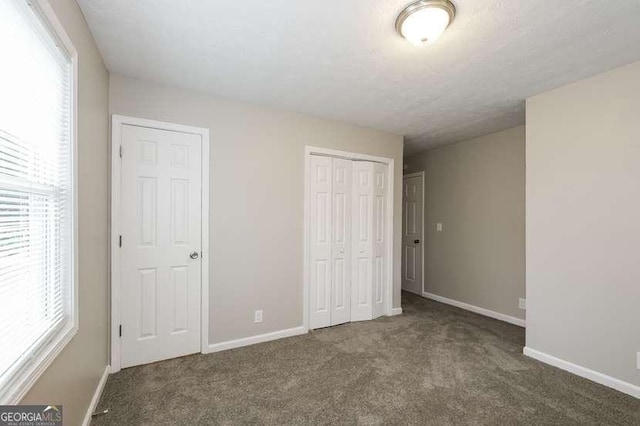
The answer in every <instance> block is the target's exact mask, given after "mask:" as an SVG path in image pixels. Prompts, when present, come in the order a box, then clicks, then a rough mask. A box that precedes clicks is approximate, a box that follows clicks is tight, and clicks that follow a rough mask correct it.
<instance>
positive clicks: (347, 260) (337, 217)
mask: <svg viewBox="0 0 640 426" xmlns="http://www.w3.org/2000/svg"><path fill="white" fill-rule="evenodd" d="M325 158H326V157H325ZM332 161H333V176H332V181H333V185H332V188H331V189H332V191H331V194H332V203H331V211H332V214H331V219H332V225H331V229H332V230H333V241H332V243H333V246H332V250H331V266H332V274H331V276H332V283H331V325H337V324H343V323H345V322H349V321H350V320H351V274H350V272H351V180H352V176H351V175H352V170H351V161H349V160H344V159H341V158H334V159H332Z"/></svg>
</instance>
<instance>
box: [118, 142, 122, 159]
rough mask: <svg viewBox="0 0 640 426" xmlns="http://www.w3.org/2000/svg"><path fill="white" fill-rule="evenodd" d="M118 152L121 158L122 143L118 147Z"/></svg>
mask: <svg viewBox="0 0 640 426" xmlns="http://www.w3.org/2000/svg"><path fill="white" fill-rule="evenodd" d="M118 153H119V154H120V158H122V145H120V146H119V147H118Z"/></svg>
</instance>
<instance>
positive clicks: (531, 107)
mask: <svg viewBox="0 0 640 426" xmlns="http://www.w3.org/2000/svg"><path fill="white" fill-rule="evenodd" d="M639 113H640V62H636V63H635V64H632V65H629V66H626V67H623V68H619V69H616V70H614V71H611V72H608V73H605V74H601V75H599V76H596V77H593V78H590V79H587V80H583V81H580V82H577V83H574V84H570V85H568V86H564V87H561V88H559V89H556V90H553V91H550V92H547V93H543V94H541V95H538V96H535V97H533V98H530V99H528V100H527V245H526V247H527V302H528V308H527V347H529V348H532V349H535V350H538V351H542V352H544V353H546V354H549V355H553V356H555V357H557V358H560V359H563V360H566V361H569V362H572V363H574V364H578V365H580V366H583V367H587V368H589V369H592V370H595V371H597V372H600V373H603V374H606V375H609V376H612V377H614V378H617V379H620V380H623V381H626V382H627V383H632V384H635V385H640V370H637V369H636V353H637V352H638V351H640V119H639Z"/></svg>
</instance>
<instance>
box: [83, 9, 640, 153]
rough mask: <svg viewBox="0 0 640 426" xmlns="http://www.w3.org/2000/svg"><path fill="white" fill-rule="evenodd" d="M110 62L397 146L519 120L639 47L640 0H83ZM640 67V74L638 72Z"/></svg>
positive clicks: (632, 56) (409, 148)
mask: <svg viewBox="0 0 640 426" xmlns="http://www.w3.org/2000/svg"><path fill="white" fill-rule="evenodd" d="M79 3H80V6H81V7H82V10H83V12H84V14H85V16H86V19H87V21H88V23H89V26H90V28H91V30H92V32H93V34H94V36H95V38H96V41H97V43H98V46H99V48H100V50H101V52H102V55H103V57H104V60H105V62H106V64H107V67H108V68H109V70H110V71H111V72H116V73H121V74H124V75H128V76H132V77H136V78H140V79H145V80H151V81H155V82H160V83H165V84H169V85H173V86H178V87H182V88H187V89H194V90H198V91H202V92H206V93H210V94H214V95H218V96H222V97H226V98H232V99H237V100H243V101H248V102H254V103H259V104H263V105H270V106H274V107H278V108H282V109H286V110H291V111H296V112H300V113H306V114H312V115H315V116H319V117H325V118H332V119H337V120H340V121H344V122H348V123H352V124H356V125H360V126H364V127H371V128H376V129H381V130H386V131H390V132H394V133H397V134H401V135H405V136H406V137H405V142H406V143H405V152H406V153H413V152H417V151H420V150H423V149H426V148H429V147H432V146H436V145H440V144H445V143H449V142H455V141H459V140H464V139H468V138H471V137H475V136H479V135H483V134H487V133H491V132H493V131H497V130H501V129H505V128H508V127H512V126H516V125H519V124H523V123H524V100H525V98H527V97H528V96H531V95H534V94H537V93H540V92H543V91H545V90H548V89H551V88H554V87H557V86H560V85H563V84H566V83H568V82H572V81H576V80H579V79H582V78H584V77H588V76H591V75H594V74H597V73H599V72H602V71H606V70H609V69H612V68H615V67H617V66H621V65H624V64H627V63H630V62H633V61H635V60H638V59H640V0H597V1H596V0H562V1H557V0H454V3H455V4H456V7H457V9H458V15H457V17H456V19H455V21H454V23H453V25H452V26H451V27H450V28H449V29H448V30H447V31H446V32H445V34H444V35H443V36H442V37H441V38H440V39H439V40H438V41H437V42H436V43H435V44H433V45H431V46H428V47H426V48H422V49H421V48H416V47H414V46H412V45H410V44H409V43H408V42H406V41H405V40H403V39H402V38H400V37H399V36H398V35H397V34H396V33H395V30H394V20H395V18H396V16H397V14H398V13H399V12H400V11H401V10H402V9H403V7H404V6H406V5H407V4H408V3H410V0H315V1H311V0H268V1H265V0H242V1H241V0H135V1H132V0H79ZM639 78H640V76H639Z"/></svg>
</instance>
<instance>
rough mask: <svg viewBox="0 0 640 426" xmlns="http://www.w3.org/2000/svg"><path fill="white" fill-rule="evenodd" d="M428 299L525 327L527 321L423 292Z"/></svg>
mask: <svg viewBox="0 0 640 426" xmlns="http://www.w3.org/2000/svg"><path fill="white" fill-rule="evenodd" d="M422 295H423V296H424V297H426V298H427V299H431V300H435V301H436V302H441V303H446V304H447V305H451V306H455V307H457V308H461V309H465V310H467V311H471V312H475V313H476V314H480V315H484V316H485V317H490V318H494V319H497V320H500V321H504V322H508V323H509V324H513V325H517V326H519V327H524V326H525V324H526V322H525V320H523V319H520V318H516V317H512V316H510V315H505V314H501V313H500V312H495V311H490V310H489V309H485V308H481V307H479V306H475V305H470V304H468V303H464V302H459V301H457V300H453V299H449V298H446V297H442V296H438V295H437V294H433V293H427V292H426V291H425V292H424V293H422Z"/></svg>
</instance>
